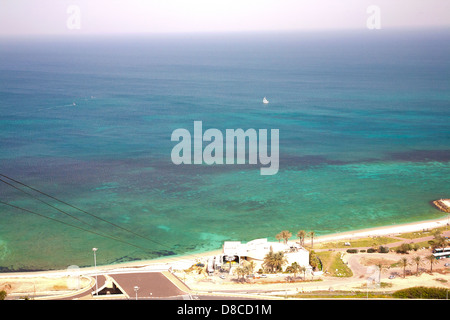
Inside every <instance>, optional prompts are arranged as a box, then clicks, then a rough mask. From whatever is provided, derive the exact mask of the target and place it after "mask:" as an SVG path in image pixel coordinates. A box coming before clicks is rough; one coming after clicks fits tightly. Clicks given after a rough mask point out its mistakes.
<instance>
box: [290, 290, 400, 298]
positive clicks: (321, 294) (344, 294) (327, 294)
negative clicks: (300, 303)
mask: <svg viewBox="0 0 450 320" xmlns="http://www.w3.org/2000/svg"><path fill="white" fill-rule="evenodd" d="M289 297H293V298H305V299H367V298H369V299H373V298H377V299H383V298H384V299H392V294H390V293H383V292H365V291H334V290H330V291H314V292H299V293H297V294H295V295H291V296H289Z"/></svg>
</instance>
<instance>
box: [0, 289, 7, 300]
mask: <svg viewBox="0 0 450 320" xmlns="http://www.w3.org/2000/svg"><path fill="white" fill-rule="evenodd" d="M6 295H7V294H6V291H5V290H2V291H0V300H5V299H6Z"/></svg>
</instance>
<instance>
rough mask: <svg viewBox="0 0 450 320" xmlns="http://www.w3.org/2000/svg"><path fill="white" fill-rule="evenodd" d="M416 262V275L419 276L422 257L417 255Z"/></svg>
mask: <svg viewBox="0 0 450 320" xmlns="http://www.w3.org/2000/svg"><path fill="white" fill-rule="evenodd" d="M413 261H414V263H415V264H416V276H419V266H420V265H422V257H421V256H415V257H414V258H413Z"/></svg>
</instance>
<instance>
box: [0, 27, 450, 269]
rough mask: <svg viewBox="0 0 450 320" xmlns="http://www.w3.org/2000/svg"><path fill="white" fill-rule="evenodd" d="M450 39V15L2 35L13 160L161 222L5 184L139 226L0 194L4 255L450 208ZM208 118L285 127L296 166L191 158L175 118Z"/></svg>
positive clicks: (134, 255)
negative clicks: (359, 28)
mask: <svg viewBox="0 0 450 320" xmlns="http://www.w3.org/2000/svg"><path fill="white" fill-rule="evenodd" d="M449 40H450V31H449V30H429V31H418V30H410V31H385V30H375V31H374V30H366V31H363V32H356V31H355V32H317V33H245V34H214V35H213V34H209V35H207V34H204V35H193V34H188V35H166V36H162V35H161V36H129V37H125V36H118V37H112V36H111V37H45V38H44V37H43V38H34V39H31V38H30V39H2V40H1V41H0V151H1V152H0V173H2V174H4V175H7V176H9V177H12V178H14V179H17V180H19V181H21V182H23V183H25V184H28V185H30V186H32V187H34V188H37V189H39V190H41V191H43V192H46V193H48V194H50V195H52V196H54V197H57V198H58V199H62V200H64V201H66V202H68V203H70V204H72V205H75V206H77V207H79V208H82V209H83V210H85V211H87V212H89V213H92V214H94V215H96V216H99V217H101V218H102V219H104V220H107V221H110V222H113V223H114V224H116V225H120V226H122V227H124V228H126V229H127V230H133V231H134V232H136V233H138V234H140V235H143V236H145V238H146V239H144V238H139V237H136V236H135V235H134V234H131V233H129V232H124V230H122V229H118V228H116V227H114V226H112V225H111V224H108V223H105V222H104V221H100V220H98V219H94V218H93V217H92V216H88V215H86V214H84V213H81V212H80V211H77V210H74V209H73V208H69V207H66V206H63V205H62V204H61V203H59V204H57V203H55V201H54V200H53V199H48V198H44V197H42V195H39V197H40V198H42V199H43V200H45V201H48V202H51V203H52V204H53V205H57V206H58V208H60V209H61V210H65V211H66V212H69V213H71V214H73V215H76V216H77V217H79V218H80V219H85V220H87V221H89V223H90V224H91V226H92V225H95V229H93V228H91V226H89V227H88V226H87V225H83V224H80V221H77V220H74V219H71V218H70V217H68V216H67V215H64V214H61V212H58V211H56V210H54V209H53V208H50V207H48V206H46V205H44V204H43V203H42V202H39V201H36V199H32V198H30V197H29V196H28V195H26V194H24V193H21V192H20V191H18V190H16V189H14V188H12V187H10V186H8V185H6V184H4V183H0V200H1V201H4V202H7V203H10V204H14V205H16V206H19V207H23V208H27V209H29V210H32V211H34V212H38V213H40V214H44V215H46V216H49V217H52V218H54V219H58V220H61V221H64V222H67V223H71V224H74V225H77V226H83V228H86V229H89V230H91V229H92V230H95V232H98V233H104V234H107V235H109V236H114V237H116V238H117V239H120V240H122V242H121V241H115V240H113V239H111V238H107V237H102V236H99V235H98V234H94V233H89V232H85V231H83V230H80V229H77V228H74V227H71V226H68V225H63V224H60V223H57V222H55V221H53V220H49V219H45V218H43V217H41V216H37V215H33V214H31V213H30V212H25V211H21V210H19V209H17V208H11V207H8V206H6V205H2V204H0V214H1V223H0V267H2V268H5V269H15V270H17V269H21V268H22V269H40V268H60V267H66V266H69V265H74V264H76V265H80V266H83V265H89V264H91V263H92V262H91V260H92V252H91V248H92V247H98V248H99V251H98V262H99V263H100V264H106V263H115V262H121V261H130V260H134V259H149V258H155V257H160V256H164V255H169V254H183V253H192V252H199V251H204V250H210V249H218V248H220V247H221V244H222V242H223V241H224V240H244V241H246V240H252V239H254V238H258V237H269V238H273V237H274V236H275V235H276V234H277V233H278V232H279V231H281V230H284V229H288V230H290V231H291V232H292V233H293V234H296V232H297V231H298V230H300V229H304V230H314V231H315V232H316V234H318V235H323V234H328V233H333V232H340V231H348V230H352V229H359V228H365V227H373V226H381V225H390V224H395V223H402V222H410V221H417V220H422V219H432V218H436V217H439V216H442V213H440V212H438V211H437V210H436V209H434V208H433V207H432V206H430V204H429V202H430V201H431V200H435V199H438V198H442V197H449V196H450V183H449V182H450V178H449V177H450V174H449V173H450V163H449V160H450V125H449V119H450V90H449V89H450V61H449V58H448V57H450V41H449ZM264 96H266V97H267V98H268V99H269V100H270V104H268V105H263V104H262V98H263V97H264ZM196 120H199V121H202V122H203V127H204V130H206V129H207V128H216V129H219V130H221V131H222V132H225V130H226V129H237V128H242V129H244V130H246V129H248V128H254V129H268V130H270V129H279V131H280V155H279V157H280V169H279V172H278V173H277V174H276V175H273V176H261V175H260V170H259V169H260V165H253V166H250V165H213V166H207V165H181V166H176V165H174V164H173V163H172V161H171V158H170V153H171V150H172V148H173V147H174V145H175V144H176V143H174V142H172V141H171V140H170V137H171V133H172V131H173V130H175V129H177V128H186V129H188V130H190V131H191V132H193V122H194V121H196ZM27 192H31V191H30V190H29V189H28V190H27ZM33 194H35V193H33ZM36 195H37V194H36ZM148 239H151V240H154V241H153V242H152V241H149V240H148ZM129 243H133V244H135V245H136V246H135V247H133V246H130V245H129Z"/></svg>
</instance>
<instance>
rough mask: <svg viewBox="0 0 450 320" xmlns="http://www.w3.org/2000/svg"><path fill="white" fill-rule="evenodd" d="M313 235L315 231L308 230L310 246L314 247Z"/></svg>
mask: <svg viewBox="0 0 450 320" xmlns="http://www.w3.org/2000/svg"><path fill="white" fill-rule="evenodd" d="M315 235H316V233H315V232H314V231H310V232H308V236H309V237H310V238H311V248H313V247H314V236H315Z"/></svg>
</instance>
